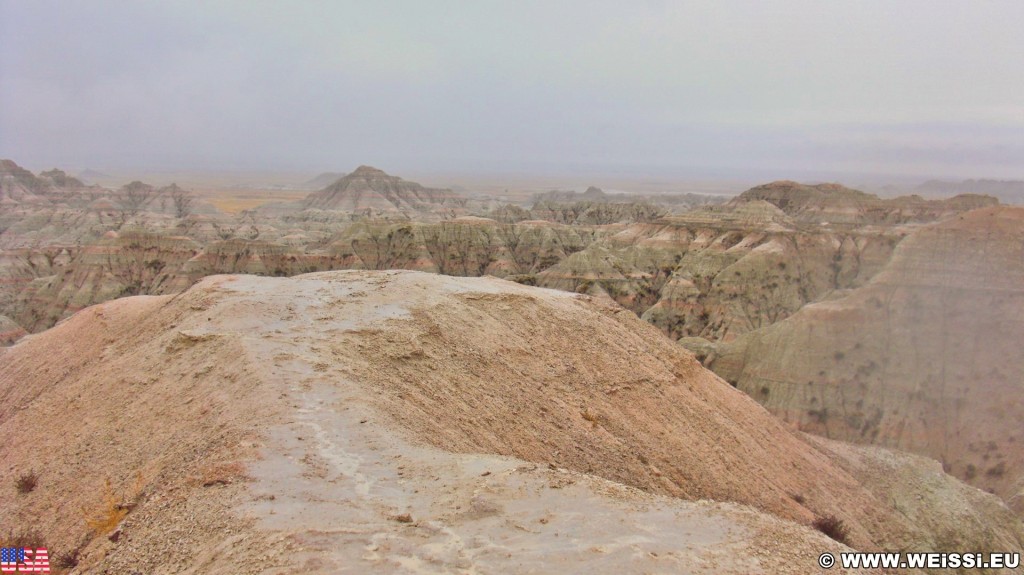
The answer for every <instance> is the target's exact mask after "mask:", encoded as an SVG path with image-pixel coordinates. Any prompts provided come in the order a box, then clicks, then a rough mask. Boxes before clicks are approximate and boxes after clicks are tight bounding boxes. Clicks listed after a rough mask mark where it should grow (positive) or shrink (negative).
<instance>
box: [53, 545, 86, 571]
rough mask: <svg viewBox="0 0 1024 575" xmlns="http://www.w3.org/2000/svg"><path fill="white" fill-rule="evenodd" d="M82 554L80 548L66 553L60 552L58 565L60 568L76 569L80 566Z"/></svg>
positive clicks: (57, 560)
mask: <svg viewBox="0 0 1024 575" xmlns="http://www.w3.org/2000/svg"><path fill="white" fill-rule="evenodd" d="M80 554H81V550H80V549H72V550H71V551H67V552H65V553H60V554H58V555H57V558H56V565H57V567H58V568H59V569H74V568H75V567H78V559H79V555H80Z"/></svg>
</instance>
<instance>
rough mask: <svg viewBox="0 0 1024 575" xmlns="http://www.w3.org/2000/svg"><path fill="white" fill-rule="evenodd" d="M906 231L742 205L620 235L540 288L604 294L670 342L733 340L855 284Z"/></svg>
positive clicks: (576, 257) (556, 271)
mask: <svg viewBox="0 0 1024 575" xmlns="http://www.w3.org/2000/svg"><path fill="white" fill-rule="evenodd" d="M906 233H907V230H903V229H899V228H886V229H875V230H863V231H858V230H848V231H839V230H833V229H828V228H817V227H815V228H804V227H799V226H798V225H797V224H796V222H794V221H793V220H792V219H791V218H789V217H788V216H787V215H786V214H784V213H783V212H782V211H781V210H780V209H778V208H776V207H775V206H773V205H771V204H769V203H767V202H764V201H757V202H745V203H741V204H738V205H736V206H732V207H727V208H710V209H706V210H697V211H694V212H691V213H689V214H684V215H681V216H673V217H670V218H664V219H662V220H659V221H657V222H653V223H649V224H634V225H630V226H626V227H623V228H621V229H620V230H618V231H617V232H616V233H613V234H610V235H608V236H607V237H606V238H604V239H602V240H600V241H597V242H594V243H593V244H591V245H590V246H589V247H588V248H587V249H585V250H583V251H581V252H579V253H574V254H572V255H570V256H569V257H567V258H566V259H564V260H563V261H561V262H559V263H557V264H556V265H554V266H552V267H551V268H549V269H547V270H545V271H544V272H543V273H542V274H540V275H539V276H538V285H543V286H546V287H554V288H557V289H564V290H568V291H580V292H584V293H591V294H594V295H606V296H608V297H610V298H612V299H613V300H615V301H616V302H618V303H619V304H621V305H623V306H624V307H626V308H628V309H630V310H632V311H634V312H635V313H637V314H638V315H641V316H642V317H643V318H644V319H645V320H648V321H650V322H651V323H653V324H654V325H656V326H657V327H659V328H660V329H662V330H663V331H664V332H665V333H666V334H668V335H670V336H671V337H673V338H678V337H682V336H700V337H705V338H708V339H712V340H731V339H733V338H735V337H736V336H738V335H740V334H742V333H745V332H748V331H751V330H753V329H757V328H759V327H762V326H765V325H769V324H771V323H774V322H776V321H779V320H781V319H784V318H786V317H788V316H789V315H791V314H792V313H794V312H796V311H797V310H798V309H800V308H801V307H802V306H803V305H805V304H807V303H808V302H812V301H815V300H817V299H819V298H821V297H823V296H824V295H825V294H827V293H829V292H832V291H834V290H837V289H846V288H850V287H854V286H857V285H862V284H863V283H864V282H865V281H867V279H869V278H870V277H872V276H873V275H874V274H875V273H876V272H877V271H878V270H879V269H881V267H882V266H883V265H884V264H885V263H886V262H887V261H888V258H889V256H890V254H891V253H892V250H893V248H894V246H895V245H896V244H897V243H898V242H899V240H900V239H901V238H902V237H903V236H904V235H905V234H906Z"/></svg>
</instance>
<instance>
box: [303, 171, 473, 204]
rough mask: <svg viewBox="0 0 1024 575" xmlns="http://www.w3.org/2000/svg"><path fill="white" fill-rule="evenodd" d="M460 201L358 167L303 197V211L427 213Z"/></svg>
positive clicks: (443, 192)
mask: <svg viewBox="0 0 1024 575" xmlns="http://www.w3.org/2000/svg"><path fill="white" fill-rule="evenodd" d="M462 202H464V199H463V198H460V197H459V196H458V195H457V194H456V193H455V192H453V191H451V190H440V189H435V188H425V187H423V186H421V185H420V184H417V183H415V182H407V181H405V180H403V179H402V178H398V177H395V176H389V175H387V174H386V173H384V171H383V170H378V169H377V168H371V167H369V166H359V167H358V168H356V170H355V171H354V172H352V173H351V174H349V175H347V176H345V177H343V178H341V179H339V180H338V181H336V182H334V183H333V184H331V185H329V186H327V187H326V188H324V189H322V190H320V191H319V192H314V193H312V194H310V195H309V197H307V198H306V199H305V200H304V201H303V203H302V207H303V208H305V209H318V210H340V211H346V212H360V211H363V210H373V211H377V212H399V213H414V212H430V211H434V210H437V209H440V208H442V207H445V206H457V205H459V204H460V203H462Z"/></svg>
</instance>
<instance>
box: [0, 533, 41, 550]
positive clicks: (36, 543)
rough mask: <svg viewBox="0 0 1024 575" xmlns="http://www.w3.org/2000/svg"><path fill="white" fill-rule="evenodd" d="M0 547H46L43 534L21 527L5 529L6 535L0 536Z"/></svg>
mask: <svg viewBox="0 0 1024 575" xmlns="http://www.w3.org/2000/svg"><path fill="white" fill-rule="evenodd" d="M0 547H32V548H36V547H46V541H45V540H44V539H43V534H42V533H40V532H39V531H36V530H34V529H23V530H21V531H18V532H15V531H14V530H13V529H11V530H9V531H7V535H4V536H3V537H2V538H0Z"/></svg>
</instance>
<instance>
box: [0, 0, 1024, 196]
mask: <svg viewBox="0 0 1024 575" xmlns="http://www.w3.org/2000/svg"><path fill="white" fill-rule="evenodd" d="M1021 21H1024V4H1021V3H1018V2H985V3H970V4H966V3H964V4H960V3H956V4H954V3H934V2H901V3H898V4H897V3H889V2H877V1H869V2H860V3H857V4H852V3H850V4H836V3H827V4H825V3H815V2H799V1H793V0H787V1H777V2H757V3H754V2H729V3H720V2H698V3H687V4H686V6H682V5H679V4H676V3H672V2H657V1H650V2H645V3H643V4H640V5H636V6H629V7H623V6H620V5H619V4H618V3H612V2H596V3H595V2H561V3H557V4H555V5H553V4H551V3H533V2H519V3H491V4H476V3H474V4H462V3H456V2H438V3H430V4H429V5H427V4H425V3H411V2H410V3H403V2H378V3H373V4H372V5H362V4H359V3H349V2H345V3H336V2H332V3H318V2H297V3H289V4H287V5H285V4H279V3H269V2H238V1H222V2H206V3H202V4H198V3H182V4H174V5H168V4H158V3H139V2H112V1H102V2H89V3H71V2H53V1H41V2H31V3H27V2H16V1H13V0H0V34H2V35H3V37H4V44H3V46H2V47H0V157H5V158H11V159H13V160H15V161H16V162H18V163H19V164H22V165H25V166H27V167H30V168H32V169H35V170H39V169H46V168H50V167H59V168H62V169H69V170H82V169H86V168H91V169H96V170H100V171H107V170H112V171H117V170H121V171H134V172H139V171H169V172H173V171H197V172H202V171H211V172H231V171H239V172H246V171H248V172H252V171H257V172H259V171H262V172H267V173H282V172H288V173H309V174H310V175H314V174H315V173H318V172H322V171H345V170H351V169H352V168H354V167H355V166H357V165H360V164H369V165H374V166H377V167H380V168H383V169H385V170H387V171H388V172H391V173H395V174H398V175H403V176H405V175H406V174H430V173H435V174H445V173H464V174H488V173H494V174H519V175H526V174H538V175H550V176H555V175H565V176H593V177H600V176H611V177H615V176H621V177H630V178H643V177H654V178H658V177H671V178H691V179H700V178H709V179H715V178H719V179H735V180H750V179H774V178H782V177H789V178H807V179H818V180H830V179H843V180H845V181H851V182H857V181H865V180H875V181H880V182H881V181H896V180H904V181H909V180H911V179H923V178H945V179H954V178H955V179H959V178H996V179H1024V138H1022V137H1021V134H1022V133H1024V77H1022V76H1021V74H1020V73H1019V71H1020V70H1021V69H1024V42H1022V41H1021V40H1020V37H1019V34H1018V31H1017V29H1016V27H1017V25H1018V23H1019V22H1021ZM598 183H599V182H598Z"/></svg>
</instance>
